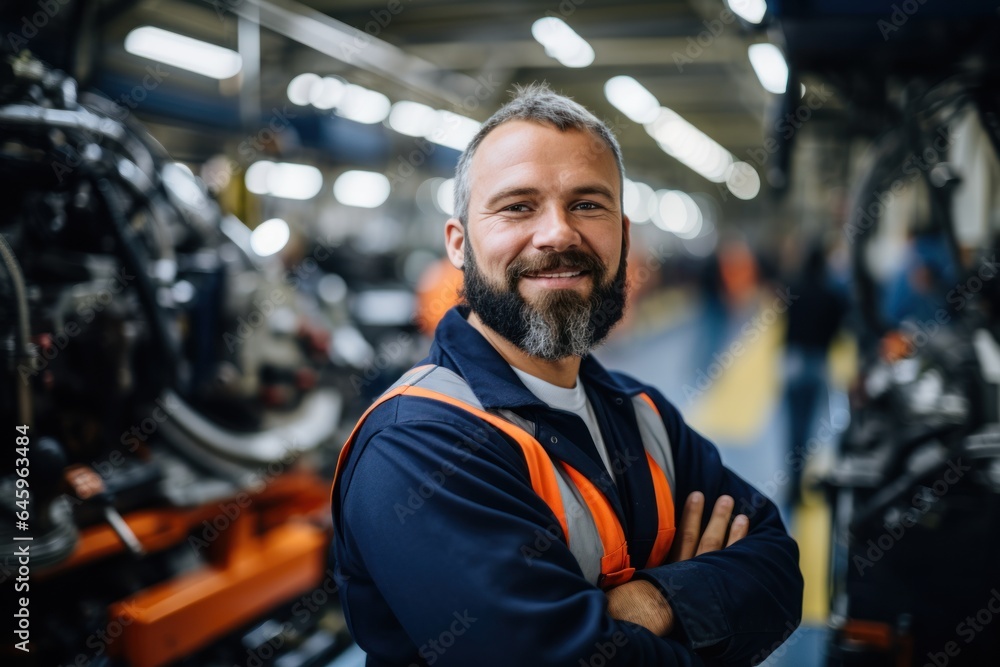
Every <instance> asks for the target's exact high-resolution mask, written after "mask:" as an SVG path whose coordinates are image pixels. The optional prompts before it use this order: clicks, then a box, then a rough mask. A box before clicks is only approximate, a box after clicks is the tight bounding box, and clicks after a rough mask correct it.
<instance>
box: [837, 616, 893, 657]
mask: <svg viewBox="0 0 1000 667" xmlns="http://www.w3.org/2000/svg"><path fill="white" fill-rule="evenodd" d="M841 632H842V633H843V635H844V638H845V639H847V640H848V641H851V642H854V643H857V644H862V645H865V646H872V647H875V648H878V649H881V650H883V651H888V650H890V649H891V648H892V645H893V634H892V628H891V627H889V626H888V625H887V624H886V623H879V622H877V621H862V620H858V619H856V618H851V619H848V620H847V623H845V624H844V627H843V628H842V629H841Z"/></svg>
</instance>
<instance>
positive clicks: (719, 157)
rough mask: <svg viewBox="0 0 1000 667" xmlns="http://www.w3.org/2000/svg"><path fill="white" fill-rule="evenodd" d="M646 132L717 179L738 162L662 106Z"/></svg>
mask: <svg viewBox="0 0 1000 667" xmlns="http://www.w3.org/2000/svg"><path fill="white" fill-rule="evenodd" d="M646 132H648V133H649V134H650V136H652V137H653V138H654V139H656V142H657V143H658V144H659V146H660V148H662V149H663V151H664V152H665V153H667V154H668V155H671V156H673V157H675V158H677V160H678V161H679V162H681V163H683V164H684V165H685V166H687V167H689V168H690V169H692V170H693V171H696V172H697V173H699V174H701V175H702V176H703V177H705V178H707V179H708V180H710V181H712V182H713V183H722V182H723V181H725V180H726V174H727V173H728V171H729V168H730V167H731V166H732V164H733V162H734V160H733V156H732V154H730V152H729V151H727V150H726V149H725V148H723V147H722V146H720V145H719V144H718V143H717V142H716V141H715V140H714V139H712V138H711V137H709V136H708V135H707V134H705V133H704V132H702V131H701V130H699V129H698V128H697V127H695V126H694V125H692V124H691V123H689V122H687V121H686V120H684V119H683V118H681V116H680V115H679V114H678V113H677V112H675V111H673V110H671V109H668V108H666V107H661V108H660V113H659V115H658V116H657V117H656V120H654V121H653V122H651V123H647V124H646ZM654 222H655V220H654Z"/></svg>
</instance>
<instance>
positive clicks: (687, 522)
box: [667, 491, 750, 563]
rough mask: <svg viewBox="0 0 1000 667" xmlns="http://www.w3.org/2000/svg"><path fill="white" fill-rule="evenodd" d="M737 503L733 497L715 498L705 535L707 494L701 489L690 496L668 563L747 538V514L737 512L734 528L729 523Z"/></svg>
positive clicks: (748, 527)
mask: <svg viewBox="0 0 1000 667" xmlns="http://www.w3.org/2000/svg"><path fill="white" fill-rule="evenodd" d="M734 505H735V502H734V501H733V499H732V497H731V496H719V499H718V500H716V501H715V508H714V509H713V510H712V517H711V518H710V519H709V520H708V525H707V526H705V533H704V534H702V532H701V515H702V511H703V510H704V507H705V495H704V494H703V493H702V492H701V491H695V492H694V493H692V494H691V495H689V496H688V497H687V501H686V502H685V503H684V510H683V511H682V512H681V525H680V527H679V528H678V529H677V534H676V535H675V536H674V543H673V546H672V547H671V548H670V555H669V556H667V562H669V563H677V562H679V561H682V560H688V559H689V558H692V557H694V556H700V555H701V554H703V553H708V552H709V551H718V550H719V549H721V548H722V547H723V546H727V547H728V546H730V545H732V544H734V543H736V542H738V541H740V540H741V539H743V538H744V537H746V536H747V533H748V532H749V531H750V519H749V518H748V517H747V516H746V515H745V514H740V515H737V517H736V518H735V519H733V525H732V527H730V525H729V518H730V517H731V516H732V515H733V506H734ZM727 532H728V533H729V537H728V539H727V537H726V533H727Z"/></svg>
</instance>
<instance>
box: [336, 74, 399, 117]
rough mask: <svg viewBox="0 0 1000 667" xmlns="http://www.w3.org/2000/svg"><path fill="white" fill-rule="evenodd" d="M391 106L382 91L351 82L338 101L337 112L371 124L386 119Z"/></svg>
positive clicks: (339, 114)
mask: <svg viewBox="0 0 1000 667" xmlns="http://www.w3.org/2000/svg"><path fill="white" fill-rule="evenodd" d="M391 107H392V104H391V103H390V102H389V98H388V97H386V96H385V95H383V94H382V93H379V92H376V91H374V90H368V89H367V88H363V87H361V86H358V85H355V84H353V83H349V84H347V88H346V89H345V90H344V95H343V98H342V99H341V100H340V101H339V102H338V103H337V111H336V113H337V115H338V116H343V117H344V118H347V119H348V120H353V121H354V122H356V123H364V124H366V125H371V124H373V123H380V122H382V121H383V120H385V118H386V116H388V115H389V109H390V108H391Z"/></svg>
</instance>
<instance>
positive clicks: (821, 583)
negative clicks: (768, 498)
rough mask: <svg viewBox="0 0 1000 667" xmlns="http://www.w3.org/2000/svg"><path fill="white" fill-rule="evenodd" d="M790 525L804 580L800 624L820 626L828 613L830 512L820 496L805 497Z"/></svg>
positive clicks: (808, 495)
mask: <svg viewBox="0 0 1000 667" xmlns="http://www.w3.org/2000/svg"><path fill="white" fill-rule="evenodd" d="M792 524H793V526H792V535H793V536H794V537H795V541H796V542H798V543H799V566H800V567H801V568H802V577H803V578H804V579H805V594H804V599H803V603H802V622H803V623H809V624H812V625H818V624H823V623H825V622H826V618H827V615H828V614H829V611H830V597H829V595H830V590H829V584H828V581H829V574H828V572H829V569H830V568H829V561H830V508H829V507H828V506H827V504H826V502H825V501H824V500H823V499H822V498H821V497H820V496H818V495H815V496H814V495H810V494H806V502H805V504H804V505H803V506H801V507H799V509H798V512H797V513H796V515H795V518H794V519H793V521H792Z"/></svg>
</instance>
